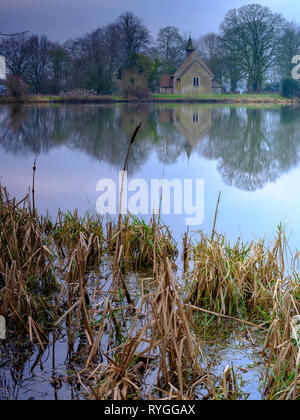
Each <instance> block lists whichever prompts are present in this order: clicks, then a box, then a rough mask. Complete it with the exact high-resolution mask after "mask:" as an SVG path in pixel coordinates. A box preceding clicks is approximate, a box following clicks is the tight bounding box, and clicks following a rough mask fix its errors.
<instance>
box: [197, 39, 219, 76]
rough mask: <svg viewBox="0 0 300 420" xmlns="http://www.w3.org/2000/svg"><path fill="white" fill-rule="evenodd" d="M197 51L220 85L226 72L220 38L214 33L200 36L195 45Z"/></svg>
mask: <svg viewBox="0 0 300 420" xmlns="http://www.w3.org/2000/svg"><path fill="white" fill-rule="evenodd" d="M197 50H198V53H199V55H200V56H201V58H203V60H204V61H205V62H206V64H207V65H208V67H209V68H210V69H211V71H212V72H213V74H214V76H215V78H216V79H217V80H218V81H219V82H220V83H222V81H223V79H224V75H225V71H226V66H225V65H226V62H225V60H224V51H223V49H222V45H221V37H220V36H219V35H218V34H216V33H214V32H210V33H208V34H207V35H204V36H202V37H201V38H200V39H199V41H198V43H197Z"/></svg>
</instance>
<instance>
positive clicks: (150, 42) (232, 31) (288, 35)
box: [0, 4, 300, 96]
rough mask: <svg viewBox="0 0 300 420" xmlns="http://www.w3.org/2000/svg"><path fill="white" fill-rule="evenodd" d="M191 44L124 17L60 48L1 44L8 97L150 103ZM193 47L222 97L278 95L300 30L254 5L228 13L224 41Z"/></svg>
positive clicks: (219, 36) (210, 38)
mask: <svg viewBox="0 0 300 420" xmlns="http://www.w3.org/2000/svg"><path fill="white" fill-rule="evenodd" d="M187 41H188V37H187V35H186V34H181V33H180V31H179V30H178V29H177V28H175V27H172V26H167V27H165V28H162V29H161V30H160V31H159V33H158V36H157V38H156V39H153V37H152V36H151V33H150V31H149V30H148V28H147V27H146V26H145V25H144V24H143V22H142V20H141V19H140V18H139V17H137V16H135V15H134V14H132V13H130V12H126V13H124V14H122V15H121V16H120V17H119V18H118V19H117V20H116V21H115V22H113V23H110V24H108V25H106V26H103V27H99V28H98V29H96V30H95V31H92V32H91V33H88V34H86V35H83V36H81V37H78V38H76V39H71V40H69V41H67V42H65V43H63V44H60V43H54V42H51V41H50V40H49V39H48V38H47V37H46V36H37V35H32V36H30V35H27V34H23V35H19V36H13V37H8V38H3V39H2V40H1V42H0V54H2V55H3V56H4V57H5V58H6V63H7V67H8V70H9V73H10V74H11V76H10V77H11V80H10V84H11V85H12V87H11V90H13V88H14V87H15V90H17V89H20V88H21V87H23V89H24V90H26V89H27V87H29V89H30V91H31V92H32V93H35V94H37V93H42V94H60V93H62V92H70V91H74V90H77V89H80V90H86V91H91V92H94V93H97V94H113V93H117V92H120V91H121V93H122V94H124V95H125V96H128V95H134V96H146V95H148V94H149V93H151V92H157V91H158V89H159V76H160V75H161V74H165V73H172V72H174V71H175V70H176V68H177V67H178V65H180V63H181V62H182V61H183V60H184V57H185V48H186V44H187ZM193 41H194V45H195V48H196V49H197V51H198V53H199V54H200V56H201V57H202V58H203V59H204V60H205V62H206V63H207V65H208V66H209V67H210V69H211V70H212V72H213V73H214V75H215V78H216V80H217V81H218V82H220V83H221V84H222V86H223V89H224V91H231V92H235V91H237V90H238V89H243V90H247V91H248V92H250V93H257V92H261V91H263V90H269V91H272V90H273V91H278V90H279V89H280V82H281V80H282V79H285V78H291V73H292V69H293V66H294V64H292V58H293V57H294V56H295V55H297V54H299V51H300V27H299V26H298V25H297V24H296V23H294V22H288V21H286V20H285V19H284V18H283V17H282V16H281V15H278V14H275V13H273V12H272V11H271V10H270V9H269V8H267V7H262V6H260V5H256V4H251V5H247V6H244V7H242V8H240V9H233V10H230V11H229V12H228V13H227V14H226V16H225V18H224V21H223V22H222V24H221V26H220V31H219V33H209V34H207V35H205V36H202V37H201V38H200V39H194V40H193Z"/></svg>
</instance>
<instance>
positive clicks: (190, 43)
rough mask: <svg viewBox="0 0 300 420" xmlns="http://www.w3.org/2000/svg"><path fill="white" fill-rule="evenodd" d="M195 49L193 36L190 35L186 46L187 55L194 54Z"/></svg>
mask: <svg viewBox="0 0 300 420" xmlns="http://www.w3.org/2000/svg"><path fill="white" fill-rule="evenodd" d="M194 51H195V47H194V44H193V41H192V37H191V36H190V37H189V40H188V43H187V46H186V55H187V56H188V55H190V54H192V52H194Z"/></svg>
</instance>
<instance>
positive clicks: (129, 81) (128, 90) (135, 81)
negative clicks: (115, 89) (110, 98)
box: [121, 70, 149, 98]
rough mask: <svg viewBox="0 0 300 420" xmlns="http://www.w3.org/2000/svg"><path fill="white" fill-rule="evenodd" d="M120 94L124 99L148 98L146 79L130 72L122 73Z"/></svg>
mask: <svg viewBox="0 0 300 420" xmlns="http://www.w3.org/2000/svg"><path fill="white" fill-rule="evenodd" d="M121 92H122V94H123V96H124V97H125V98H128V97H134V98H145V97H147V96H149V88H148V83H147V79H146V77H145V76H144V75H143V74H139V73H137V72H133V71H131V70H126V71H124V72H123V75H122V79H121Z"/></svg>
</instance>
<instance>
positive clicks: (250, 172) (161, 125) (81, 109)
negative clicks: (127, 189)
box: [0, 104, 300, 191]
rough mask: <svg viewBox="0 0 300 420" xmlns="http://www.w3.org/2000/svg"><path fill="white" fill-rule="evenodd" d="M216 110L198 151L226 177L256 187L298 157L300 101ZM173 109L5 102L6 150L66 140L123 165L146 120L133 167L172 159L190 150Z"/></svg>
mask: <svg viewBox="0 0 300 420" xmlns="http://www.w3.org/2000/svg"><path fill="white" fill-rule="evenodd" d="M218 111H219V112H218V113H217V114H216V115H215V116H214V111H212V121H213V126H212V128H211V129H210V131H209V134H208V135H206V136H205V137H203V138H201V139H200V140H199V143H198V144H197V145H196V146H195V148H194V151H196V152H197V153H198V154H199V155H200V156H203V157H205V158H207V159H212V160H217V161H218V170H219V172H220V173H221V175H222V177H223V179H224V181H225V182H226V183H227V184H229V185H234V186H236V187H237V188H240V189H243V190H248V191H252V190H256V189H258V188H262V187H263V186H264V185H266V184H267V183H268V182H274V181H275V180H276V179H278V178H279V177H280V176H281V175H282V174H283V173H285V172H287V171H288V170H289V169H290V168H292V167H294V166H296V165H297V164H298V162H299V160H300V156H299V143H300V136H298V129H299V124H300V110H299V109H298V108H295V109H294V108H282V109H281V110H280V111H278V110H262V109H246V108H245V109H236V108H233V109H228V108H224V109H222V110H218ZM174 115H175V114H174V108H172V107H164V106H155V107H152V106H150V105H149V104H126V105H124V104H123V105H118V106H116V105H105V106H104V105H103V106H59V107H58V106H53V107H49V106H22V107H2V108H1V109H0V144H1V146H2V148H3V149H4V150H5V151H6V152H8V153H13V154H16V155H22V156H25V155H28V154H36V153H37V154H39V153H48V152H49V151H50V150H51V149H52V148H56V147H58V146H60V145H64V146H65V147H68V148H69V149H72V150H79V151H84V152H85V153H87V154H88V155H89V156H91V157H93V158H94V159H97V160H98V161H101V162H107V163H109V164H110V165H112V166H114V167H115V168H117V169H119V170H121V169H122V168H123V164H124V160H125V157H126V153H127V150H128V146H129V142H130V137H131V134H132V132H133V131H134V128H135V127H136V125H137V124H138V122H139V121H142V122H143V126H142V130H140V132H139V135H138V137H137V140H136V142H135V145H134V147H133V148H132V152H131V155H130V159H129V163H128V170H129V173H130V174H134V173H136V172H137V171H138V170H139V169H140V168H141V167H142V166H143V164H144V163H145V162H146V161H147V160H148V159H149V157H150V155H151V154H152V153H156V155H157V158H158V160H159V161H160V162H161V163H164V164H167V165H172V164H176V162H177V160H178V158H179V157H180V156H182V155H186V154H188V155H189V154H190V153H191V150H187V143H186V141H185V138H184V136H183V135H182V133H180V132H179V131H178V130H177V129H176V127H175V126H174V123H173V119H174ZM199 129H201V127H199Z"/></svg>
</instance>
